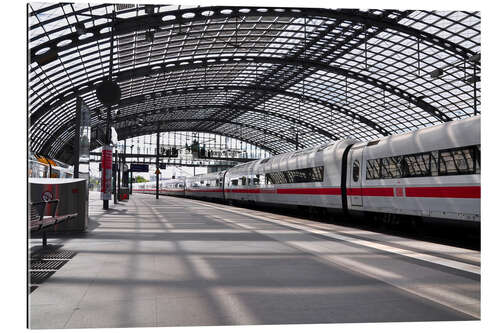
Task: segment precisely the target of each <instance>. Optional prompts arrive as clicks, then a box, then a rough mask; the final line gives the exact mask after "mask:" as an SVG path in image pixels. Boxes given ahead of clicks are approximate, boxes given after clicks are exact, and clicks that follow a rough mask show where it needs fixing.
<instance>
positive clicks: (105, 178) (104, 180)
mask: <svg viewBox="0 0 500 333" xmlns="http://www.w3.org/2000/svg"><path fill="white" fill-rule="evenodd" d="M101 161H102V172H101V200H111V190H112V188H111V177H112V171H111V168H112V163H113V162H112V161H113V150H112V149H111V146H109V145H106V146H103V147H102V156H101Z"/></svg>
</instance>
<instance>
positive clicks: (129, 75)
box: [30, 57, 451, 134]
mask: <svg viewBox="0 0 500 333" xmlns="http://www.w3.org/2000/svg"><path fill="white" fill-rule="evenodd" d="M229 63H247V64H252V63H256V64H286V65H297V60H296V59H286V58H284V59H282V58H271V57H250V58H248V59H241V58H238V57H223V58H220V59H203V60H201V59H200V60H194V61H178V62H175V63H169V64H168V66H167V65H161V66H160V65H154V66H144V67H141V68H136V69H131V70H127V71H124V72H121V73H116V74H115V75H116V76H117V80H118V82H121V81H125V80H130V79H133V78H136V77H145V76H149V75H152V74H159V73H165V72H171V71H180V70H186V69H196V68H204V67H207V66H209V65H215V64H229ZM300 64H301V65H302V66H304V67H307V68H315V69H321V70H324V71H325V72H332V73H336V74H339V75H342V76H345V77H348V78H350V79H354V80H360V81H362V82H365V83H367V84H370V85H372V86H374V87H377V88H380V89H383V90H385V91H387V92H389V93H391V94H394V95H396V96H398V97H400V98H402V99H404V100H406V101H408V102H410V103H412V104H414V105H416V106H418V107H420V108H422V109H423V110H424V111H426V112H428V113H429V114H432V115H433V116H435V117H436V118H438V119H440V120H441V121H450V120H451V119H450V118H449V117H448V116H446V115H445V114H443V113H442V112H440V111H439V110H438V109H437V108H436V107H434V106H432V105H430V104H428V103H426V102H425V101H424V100H423V98H422V97H420V96H418V97H417V96H412V95H410V94H408V93H407V92H405V91H403V90H402V89H400V88H397V87H394V86H392V85H391V84H389V83H386V82H382V81H380V80H376V79H373V78H372V77H370V76H367V75H363V74H361V73H356V72H353V71H349V70H346V69H343V68H340V67H336V66H331V65H327V64H323V63H320V62H312V61H300ZM153 67H159V68H157V69H153ZM100 81H102V78H99V79H96V80H93V81H90V82H88V83H84V84H82V85H81V86H77V87H74V88H73V89H72V91H73V93H71V92H68V91H65V92H63V93H61V94H60V95H59V96H56V97H54V98H53V99H52V100H50V101H48V102H47V103H45V105H44V106H42V107H40V108H39V109H38V110H37V112H35V113H34V114H33V115H32V116H31V117H30V123H31V124H34V123H36V122H37V121H38V119H40V118H41V117H42V116H43V115H44V114H45V113H46V112H49V111H50V109H51V108H54V107H57V106H59V105H61V104H63V103H65V102H67V101H69V100H71V99H73V98H75V97H76V96H77V94H85V93H87V92H90V91H92V90H94V89H95V87H96V85H97V84H98V82H100ZM266 89H268V88H266ZM337 109H338V108H337ZM346 113H347V114H348V115H351V116H352V117H353V118H356V119H358V120H361V117H360V116H357V115H355V114H354V113H353V112H348V111H346ZM364 122H365V123H367V124H368V122H367V121H366V120H364ZM370 127H373V128H376V129H377V130H378V131H379V132H381V131H384V129H383V128H382V127H381V126H380V125H377V124H374V123H373V122H371V123H370ZM387 133H388V132H383V134H387Z"/></svg>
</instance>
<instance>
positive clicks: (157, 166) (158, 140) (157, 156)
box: [155, 124, 160, 199]
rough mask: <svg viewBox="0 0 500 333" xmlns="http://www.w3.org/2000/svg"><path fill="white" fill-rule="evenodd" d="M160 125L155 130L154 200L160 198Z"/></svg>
mask: <svg viewBox="0 0 500 333" xmlns="http://www.w3.org/2000/svg"><path fill="white" fill-rule="evenodd" d="M159 171H160V125H159V124H158V129H157V130H156V172H155V174H156V199H159V198H160V174H159Z"/></svg>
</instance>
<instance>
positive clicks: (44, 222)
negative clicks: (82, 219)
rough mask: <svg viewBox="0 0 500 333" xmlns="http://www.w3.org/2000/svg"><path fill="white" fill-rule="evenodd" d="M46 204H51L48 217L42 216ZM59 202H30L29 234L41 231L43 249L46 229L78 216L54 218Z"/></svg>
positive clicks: (45, 240) (45, 244) (45, 241)
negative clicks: (50, 211)
mask: <svg viewBox="0 0 500 333" xmlns="http://www.w3.org/2000/svg"><path fill="white" fill-rule="evenodd" d="M47 204H52V213H51V214H50V215H49V216H44V213H45V208H46V207H47ZM58 205H59V200H58V199H56V200H48V201H40V202H30V203H29V206H30V225H29V227H30V232H31V233H34V232H38V231H42V242H43V247H46V246H47V233H46V229H47V228H48V227H51V226H53V225H56V224H59V223H63V222H66V221H69V220H70V219H72V218H75V217H76V216H78V214H77V213H74V214H66V215H59V216H56V211H57V206H58Z"/></svg>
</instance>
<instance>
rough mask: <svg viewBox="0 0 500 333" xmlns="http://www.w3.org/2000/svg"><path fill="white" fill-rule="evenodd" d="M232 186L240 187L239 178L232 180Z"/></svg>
mask: <svg viewBox="0 0 500 333" xmlns="http://www.w3.org/2000/svg"><path fill="white" fill-rule="evenodd" d="M231 185H234V186H237V185H238V178H236V179H231Z"/></svg>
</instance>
